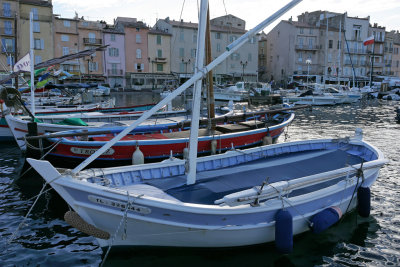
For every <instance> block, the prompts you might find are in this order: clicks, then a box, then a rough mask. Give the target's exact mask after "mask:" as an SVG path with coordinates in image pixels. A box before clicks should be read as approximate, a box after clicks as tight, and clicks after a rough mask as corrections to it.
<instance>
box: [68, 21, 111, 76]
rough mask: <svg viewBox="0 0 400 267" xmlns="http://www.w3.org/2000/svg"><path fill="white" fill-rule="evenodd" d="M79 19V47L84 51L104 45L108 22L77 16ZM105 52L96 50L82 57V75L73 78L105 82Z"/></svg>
mask: <svg viewBox="0 0 400 267" xmlns="http://www.w3.org/2000/svg"><path fill="white" fill-rule="evenodd" d="M75 18H76V19H77V20H78V22H77V23H78V36H79V37H78V38H79V42H78V49H79V51H83V50H86V49H91V48H96V47H99V46H102V45H103V33H102V31H103V28H104V27H105V25H106V23H105V22H103V21H89V20H85V19H84V17H81V18H79V17H78V15H76V17H75ZM103 55H104V53H103V52H95V53H93V54H91V55H90V56H87V57H84V58H80V59H79V65H80V67H79V68H80V70H81V76H73V77H71V79H72V80H75V81H78V79H79V81H85V82H95V83H96V82H97V83H103V82H105V76H104V67H103V64H104V59H103Z"/></svg>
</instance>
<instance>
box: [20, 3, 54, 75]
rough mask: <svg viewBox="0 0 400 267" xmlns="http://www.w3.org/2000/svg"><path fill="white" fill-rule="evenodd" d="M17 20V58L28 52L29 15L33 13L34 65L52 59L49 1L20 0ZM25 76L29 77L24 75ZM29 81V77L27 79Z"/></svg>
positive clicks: (51, 20) (51, 19)
mask: <svg viewBox="0 0 400 267" xmlns="http://www.w3.org/2000/svg"><path fill="white" fill-rule="evenodd" d="M18 2H19V19H18V40H17V49H18V58H17V60H19V59H20V58H22V57H23V56H25V55H26V54H27V53H29V51H30V23H29V14H30V13H31V12H32V13H33V41H34V53H35V57H34V64H38V63H41V62H43V61H46V60H49V59H52V58H54V31H53V5H52V2H51V0H49V1H42V0H20V1H18ZM26 76H29V75H28V74H26ZM27 79H28V80H29V79H30V77H27Z"/></svg>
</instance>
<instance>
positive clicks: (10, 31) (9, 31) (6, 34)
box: [0, 28, 14, 36]
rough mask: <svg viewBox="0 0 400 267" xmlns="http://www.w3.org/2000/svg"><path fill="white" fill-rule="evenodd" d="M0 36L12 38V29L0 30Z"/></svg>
mask: <svg viewBox="0 0 400 267" xmlns="http://www.w3.org/2000/svg"><path fill="white" fill-rule="evenodd" d="M0 35H5V36H14V29H12V28H0Z"/></svg>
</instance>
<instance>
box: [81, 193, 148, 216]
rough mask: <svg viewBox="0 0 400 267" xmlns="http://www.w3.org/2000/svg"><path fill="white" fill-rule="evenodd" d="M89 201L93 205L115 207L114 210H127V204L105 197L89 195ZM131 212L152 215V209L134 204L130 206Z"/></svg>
mask: <svg viewBox="0 0 400 267" xmlns="http://www.w3.org/2000/svg"><path fill="white" fill-rule="evenodd" d="M88 199H89V201H91V202H93V203H97V204H102V205H105V206H109V207H114V208H119V209H122V210H125V209H126V204H127V203H125V202H121V201H116V200H112V199H108V198H104V197H98V196H93V195H89V196H88ZM129 210H130V211H134V212H137V213H141V214H150V213H151V209H149V208H147V207H143V206H139V205H133V204H132V203H131V204H130V207H129Z"/></svg>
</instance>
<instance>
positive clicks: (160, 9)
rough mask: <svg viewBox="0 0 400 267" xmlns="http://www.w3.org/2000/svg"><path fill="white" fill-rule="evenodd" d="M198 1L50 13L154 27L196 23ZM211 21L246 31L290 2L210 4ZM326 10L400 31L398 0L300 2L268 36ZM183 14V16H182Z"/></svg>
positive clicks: (114, 0) (126, 2)
mask: <svg viewBox="0 0 400 267" xmlns="http://www.w3.org/2000/svg"><path fill="white" fill-rule="evenodd" d="M198 1H199V2H200V0H83V1H82V0H53V12H54V14H59V15H61V17H64V18H73V17H74V16H75V12H76V13H77V14H78V16H79V17H82V16H83V17H84V18H85V19H87V20H105V21H106V22H107V23H110V24H112V23H113V19H115V18H116V17H118V16H119V17H132V18H137V19H138V20H141V21H144V22H145V23H146V24H148V25H150V26H153V25H154V24H155V22H156V21H157V19H164V18H166V17H170V19H174V20H179V19H180V18H182V19H183V20H184V21H186V22H189V21H190V22H197V21H198V19H197V15H196V14H197V10H198V8H197V6H198ZM209 3H210V12H211V18H214V17H219V16H224V15H226V14H232V15H234V16H236V17H239V18H241V19H243V20H245V21H246V29H247V30H249V29H251V28H252V27H254V26H256V25H257V24H258V23H260V22H261V21H263V20H264V19H266V18H267V17H268V16H270V15H271V14H273V13H274V12H276V11H277V10H279V9H280V8H281V7H283V6H284V5H286V4H287V3H289V0H280V1H277V0H209ZM316 10H328V11H331V12H338V13H344V12H347V14H348V15H349V16H351V17H367V16H370V22H371V23H372V24H373V23H378V25H379V26H385V27H386V31H391V30H399V31H400V0H380V1H379V0H303V1H302V2H300V3H299V4H298V5H297V6H296V7H294V8H293V9H291V10H290V11H289V12H287V13H286V14H284V15H283V16H282V17H281V18H279V19H278V20H277V21H276V22H275V23H273V24H271V26H269V27H267V28H266V29H265V32H268V31H269V30H270V29H272V27H274V26H275V25H276V24H277V23H278V22H279V21H280V20H287V19H289V18H290V17H293V20H297V16H298V15H300V14H301V13H303V12H305V11H309V12H311V11H316ZM181 14H182V15H181Z"/></svg>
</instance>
